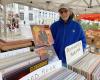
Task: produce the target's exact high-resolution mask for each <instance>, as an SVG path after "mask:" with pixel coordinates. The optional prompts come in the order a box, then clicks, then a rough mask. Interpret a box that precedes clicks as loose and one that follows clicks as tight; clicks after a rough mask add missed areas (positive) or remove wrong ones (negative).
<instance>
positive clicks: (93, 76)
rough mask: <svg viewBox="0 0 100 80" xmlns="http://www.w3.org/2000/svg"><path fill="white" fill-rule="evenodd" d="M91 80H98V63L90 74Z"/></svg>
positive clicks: (99, 74)
mask: <svg viewBox="0 0 100 80" xmlns="http://www.w3.org/2000/svg"><path fill="white" fill-rule="evenodd" d="M92 80H100V64H99V65H98V66H97V67H96V69H95V70H94V72H93V74H92Z"/></svg>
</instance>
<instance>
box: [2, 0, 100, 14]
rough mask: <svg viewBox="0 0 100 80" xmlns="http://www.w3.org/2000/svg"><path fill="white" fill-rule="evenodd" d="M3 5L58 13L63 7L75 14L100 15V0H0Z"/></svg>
mask: <svg viewBox="0 0 100 80" xmlns="http://www.w3.org/2000/svg"><path fill="white" fill-rule="evenodd" d="M0 3H1V4H3V5H6V4H9V3H19V4H23V5H28V6H33V7H35V8H39V9H44V10H50V11H55V12H57V10H58V8H59V7H60V6H61V5H63V4H64V5H66V6H68V7H70V8H71V9H72V10H73V11H74V13H76V14H80V13H100V0H0Z"/></svg>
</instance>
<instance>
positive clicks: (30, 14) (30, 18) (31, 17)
mask: <svg viewBox="0 0 100 80" xmlns="http://www.w3.org/2000/svg"><path fill="white" fill-rule="evenodd" d="M29 20H30V21H32V20H33V14H32V13H29Z"/></svg>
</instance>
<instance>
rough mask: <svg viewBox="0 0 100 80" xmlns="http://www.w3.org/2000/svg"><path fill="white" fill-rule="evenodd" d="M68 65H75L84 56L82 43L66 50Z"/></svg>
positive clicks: (70, 46) (77, 43) (79, 42)
mask: <svg viewBox="0 0 100 80" xmlns="http://www.w3.org/2000/svg"><path fill="white" fill-rule="evenodd" d="M65 55H66V61H67V64H71V63H73V62H74V61H75V60H77V59H79V58H80V57H81V56H82V55H83V47H82V41H78V42H76V43H74V44H72V45H69V46H67V47H66V48H65Z"/></svg>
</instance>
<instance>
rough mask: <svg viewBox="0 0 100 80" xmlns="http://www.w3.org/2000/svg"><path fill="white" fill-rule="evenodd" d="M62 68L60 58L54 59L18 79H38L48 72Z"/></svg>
mask: <svg viewBox="0 0 100 80" xmlns="http://www.w3.org/2000/svg"><path fill="white" fill-rule="evenodd" d="M60 68H62V62H61V60H58V61H55V62H53V63H51V64H48V65H46V66H44V67H42V68H40V69H38V70H36V71H33V72H31V73H29V74H28V75H26V76H25V77H23V78H21V79H19V80H38V79H39V78H40V77H42V76H43V75H46V74H49V73H50V72H53V71H54V70H57V69H60Z"/></svg>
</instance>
